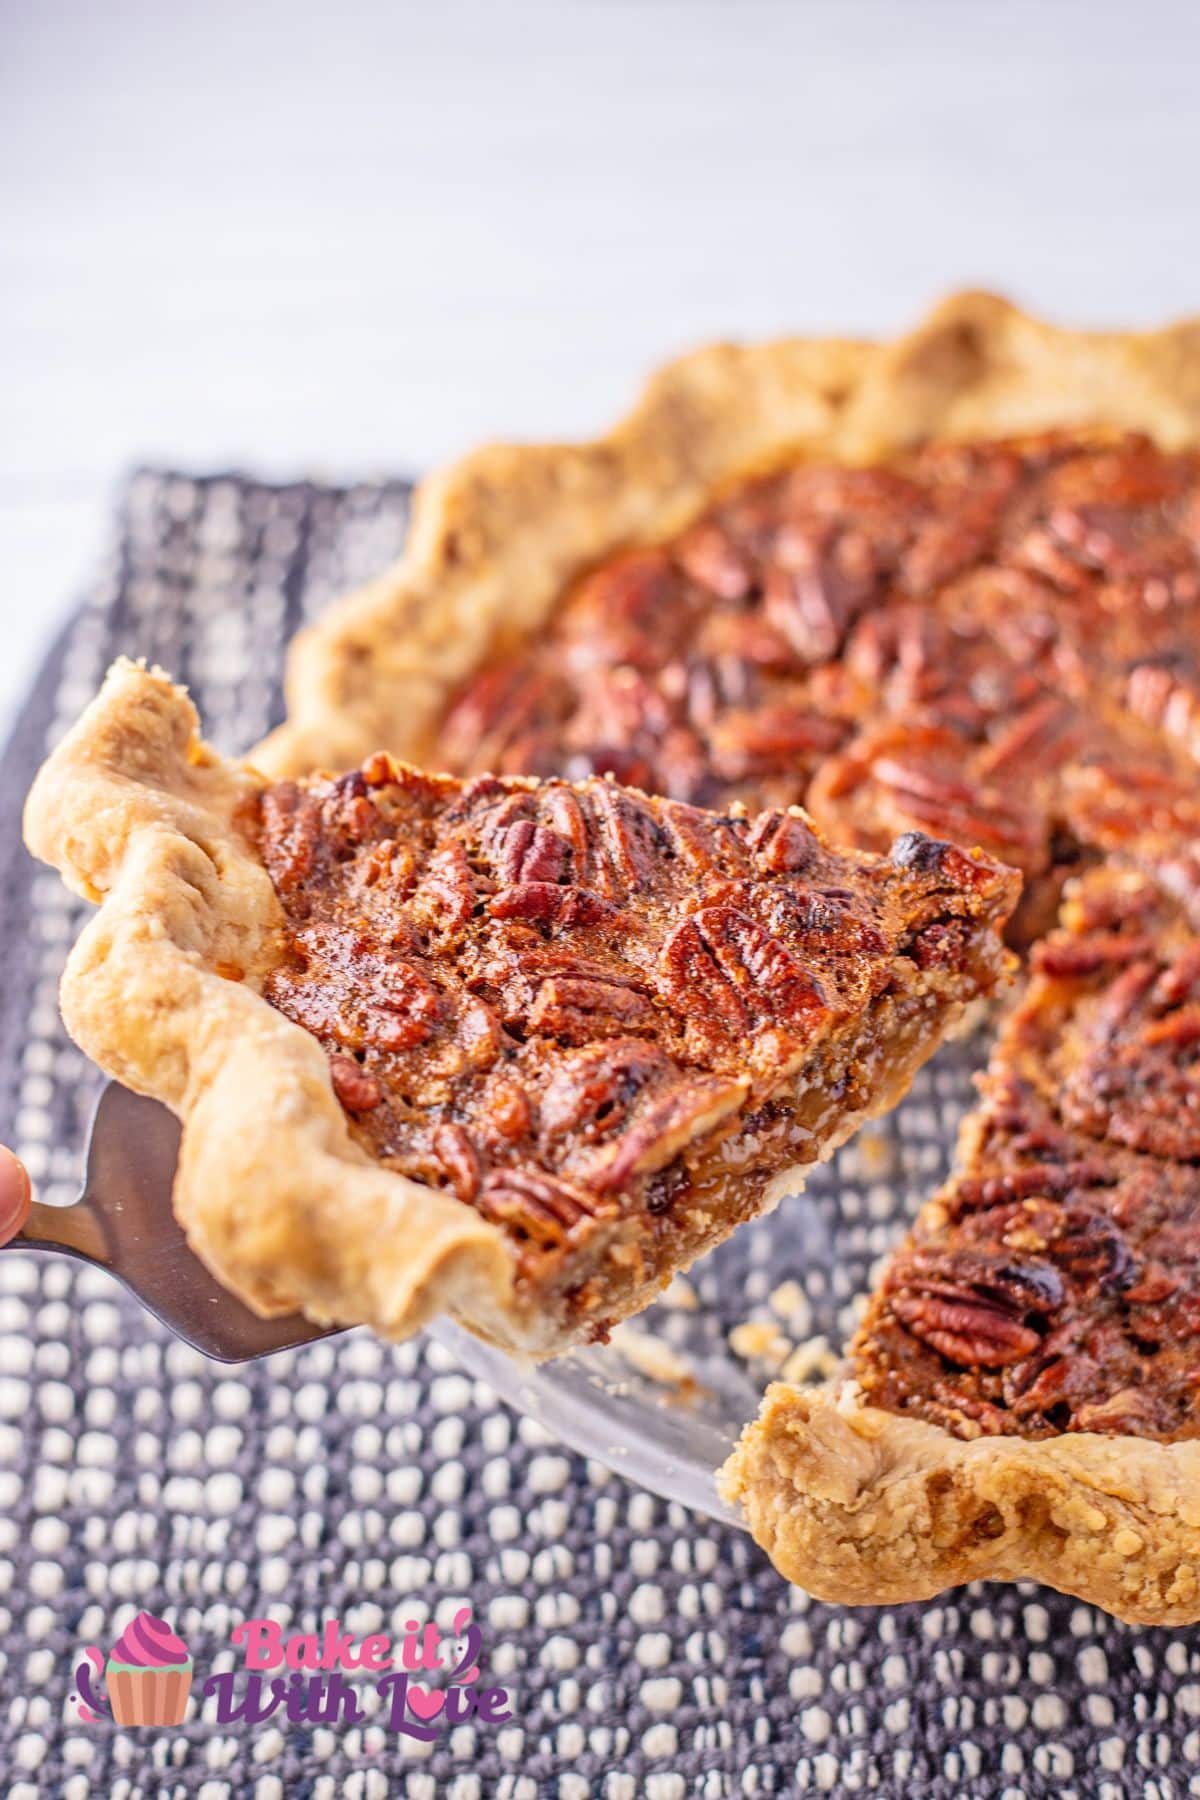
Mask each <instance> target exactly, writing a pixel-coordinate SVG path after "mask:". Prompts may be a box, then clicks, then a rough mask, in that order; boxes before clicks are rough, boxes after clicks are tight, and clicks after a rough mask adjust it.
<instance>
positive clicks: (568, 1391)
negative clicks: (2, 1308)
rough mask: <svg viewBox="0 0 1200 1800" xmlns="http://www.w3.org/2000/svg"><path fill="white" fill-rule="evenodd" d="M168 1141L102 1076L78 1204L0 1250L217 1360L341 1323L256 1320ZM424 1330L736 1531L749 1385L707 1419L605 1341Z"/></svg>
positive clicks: (551, 1420)
mask: <svg viewBox="0 0 1200 1800" xmlns="http://www.w3.org/2000/svg"><path fill="white" fill-rule="evenodd" d="M179 1137H180V1128H179V1124H178V1121H177V1120H176V1119H175V1117H174V1115H173V1114H172V1113H170V1112H168V1110H167V1108H166V1107H165V1106H162V1105H160V1104H159V1102H158V1101H157V1100H147V1099H144V1098H143V1097H142V1096H140V1095H138V1094H133V1093H130V1091H129V1090H128V1088H123V1087H121V1086H120V1085H119V1084H118V1083H117V1082H115V1081H112V1082H109V1083H108V1085H107V1086H106V1087H105V1089H104V1091H103V1093H102V1094H101V1096H100V1100H99V1103H98V1105H97V1107H96V1112H95V1115H94V1117H93V1119H92V1130H91V1137H90V1140H89V1143H88V1156H87V1174H86V1176H85V1178H84V1184H83V1192H82V1194H81V1195H80V1197H79V1199H78V1200H77V1201H75V1203H74V1204H73V1205H71V1206H47V1205H46V1204H45V1203H44V1202H38V1201H35V1202H34V1205H33V1210H32V1212H31V1213H30V1216H29V1219H28V1221H27V1223H26V1225H25V1228H24V1230H23V1231H21V1232H19V1233H18V1235H17V1236H16V1237H15V1238H13V1239H12V1240H11V1242H10V1243H9V1244H8V1245H7V1246H5V1248H7V1249H11V1250H46V1251H55V1252H57V1253H58V1254H60V1255H65V1256H72V1257H75V1258H76V1259H77V1260H78V1261H80V1262H87V1263H91V1264H93V1265H94V1266H95V1267H96V1268H98V1269H103V1270H105V1271H106V1273H108V1274H109V1275H113V1276H115V1277H116V1279H117V1280H118V1281H120V1282H122V1283H123V1284H124V1286H125V1287H126V1288H128V1290H129V1292H130V1293H131V1294H133V1295H134V1297H135V1298H136V1299H138V1300H139V1301H140V1302H141V1303H142V1305H143V1306H145V1307H146V1308H147V1310H148V1311H150V1312H151V1313H153V1314H154V1316H155V1317H156V1318H157V1319H159V1320H160V1321H161V1322H162V1323H163V1324H164V1325H165V1326H166V1327H167V1328H168V1330H170V1331H173V1332H174V1333H175V1335H176V1337H179V1338H182V1340H183V1341H184V1343H186V1344H190V1345H191V1346H192V1348H193V1349H194V1350H199V1351H200V1352H201V1354H202V1355H204V1356H208V1357H211V1358H213V1360H214V1361H217V1362H224V1363H237V1362H249V1361H252V1360H253V1359H254V1358H256V1357H260V1356H270V1355H272V1354H273V1353H274V1352H275V1351H277V1350H290V1349H294V1348H296V1347H297V1346H298V1345H301V1344H309V1343H312V1342H314V1340H316V1339H317V1338H324V1337H332V1336H335V1335H337V1333H338V1330H339V1329H340V1328H338V1327H322V1326H320V1325H314V1324H313V1322H312V1321H311V1320H310V1319H306V1318H305V1317H304V1315H303V1314H302V1313H290V1314H288V1315H287V1316H286V1317H283V1318H275V1319H261V1318H259V1316H258V1314H257V1313H253V1312H251V1311H250V1309H249V1307H247V1306H244V1305H243V1304H242V1302H241V1301H240V1300H239V1299H237V1298H236V1296H235V1295H233V1294H231V1293H229V1292H228V1291H227V1289H225V1288H223V1287H222V1286H221V1284H220V1282H218V1281H217V1280H216V1278H215V1277H214V1276H212V1275H210V1274H209V1272H208V1270H207V1269H206V1268H205V1266H204V1264H203V1263H202V1262H201V1261H200V1259H199V1257H198V1256H196V1255H195V1253H194V1252H193V1251H192V1250H191V1249H189V1247H188V1244H187V1240H186V1239H185V1237H184V1235H183V1232H182V1231H181V1229H180V1227H179V1225H178V1223H177V1221H176V1219H175V1215H174V1213H173V1212H172V1210H171V1189H172V1186H173V1183H174V1179H175V1163H176V1158H177V1156H178V1153H179ZM429 1329H430V1336H431V1337H433V1338H435V1339H436V1340H437V1341H438V1343H439V1344H441V1345H442V1347H443V1348H444V1349H445V1350H447V1351H448V1352H449V1353H450V1355H451V1356H452V1357H453V1358H454V1360H455V1362H456V1363H458V1364H459V1365H460V1367H462V1368H463V1369H465V1370H466V1371H467V1373H468V1374H470V1375H473V1376H476V1377H477V1378H478V1379H480V1380H482V1381H486V1382H487V1384H488V1386H489V1387H491V1388H492V1389H493V1390H494V1391H495V1392H496V1393H497V1394H499V1395H500V1396H501V1397H502V1398H503V1399H505V1400H507V1401H508V1402H509V1403H510V1404H511V1405H513V1406H516V1407H518V1408H519V1409H520V1411H522V1412H524V1413H527V1414H528V1415H529V1416H530V1417H531V1418H534V1419H536V1420H537V1421H538V1422H539V1423H540V1424H542V1425H544V1426H545V1427H546V1428H547V1430H548V1431H550V1432H551V1433H552V1434H553V1435H554V1436H555V1437H556V1438H558V1439H559V1440H560V1441H561V1442H562V1443H565V1444H567V1445H569V1446H570V1448H571V1449H573V1450H578V1451H580V1452H581V1453H582V1454H583V1455H585V1456H590V1457H593V1458H595V1460H596V1461H598V1462H601V1463H603V1464H605V1466H606V1467H608V1468H610V1469H612V1470H614V1471H615V1472H616V1473H618V1474H620V1475H623V1476H625V1477H626V1478H627V1479H629V1480H630V1481H634V1482H637V1483H639V1484H640V1485H641V1486H642V1487H646V1488H649V1489H650V1490H651V1492H653V1493H656V1494H661V1495H662V1496H663V1498H664V1499H668V1500H680V1501H683V1502H684V1504H685V1505H687V1506H690V1507H692V1508H694V1509H695V1510H697V1511H699V1512H703V1513H707V1514H708V1515H709V1516H710V1517H712V1518H717V1519H721V1520H723V1521H724V1522H725V1523H728V1524H734V1525H740V1524H741V1523H742V1521H741V1519H740V1518H739V1517H738V1515H737V1514H736V1513H735V1512H734V1511H733V1510H732V1508H730V1507H729V1506H727V1505H726V1504H725V1503H724V1502H723V1501H722V1500H720V1499H719V1498H718V1496H717V1492H716V1488H715V1486H714V1483H713V1470H714V1469H715V1468H716V1467H717V1465H718V1464H719V1463H721V1462H722V1461H723V1460H724V1458H725V1457H726V1456H727V1455H728V1453H729V1451H730V1449H731V1448H732V1446H733V1441H734V1438H735V1437H736V1435H737V1429H738V1425H739V1423H740V1421H741V1420H742V1419H744V1418H746V1417H748V1416H749V1414H750V1412H751V1411H752V1410H753V1402H754V1397H755V1396H754V1394H753V1392H752V1391H747V1392H738V1391H735V1392H733V1393H730V1394H725V1395H722V1396H720V1399H721V1400H722V1402H723V1404H720V1405H718V1406H716V1407H715V1408H714V1409H713V1410H711V1411H709V1412H707V1413H705V1412H702V1411H696V1410H689V1409H687V1408H683V1407H680V1406H679V1405H678V1404H672V1403H671V1402H670V1398H669V1396H665V1395H664V1394H663V1392H662V1391H661V1389H659V1388H657V1386H656V1384H655V1383H654V1382H653V1381H652V1380H649V1379H645V1378H643V1377H642V1376H641V1375H639V1374H638V1372H637V1371H636V1369H633V1368H631V1367H630V1366H629V1364H628V1363H627V1362H625V1361H624V1360H623V1359H622V1357H621V1355H620V1354H619V1352H618V1351H617V1350H616V1349H615V1348H613V1347H609V1348H604V1349H602V1348H599V1347H597V1346H592V1347H589V1348H586V1349H580V1350H574V1351H570V1352H568V1353H567V1354H566V1355H564V1356H560V1357H557V1358H556V1359H555V1360H554V1361H553V1362H549V1363H542V1364H535V1363H532V1362H528V1361H525V1360H523V1359H519V1358H516V1357H510V1356H507V1355H505V1354H504V1352H502V1351H500V1350H498V1349H496V1348H495V1347H494V1346H493V1345H490V1344H485V1343H484V1342H482V1340H481V1339H479V1338H477V1337H475V1336H474V1335H473V1334H472V1333H471V1332H469V1331H465V1330H463V1328H462V1327H461V1326H460V1325H456V1324H455V1323H454V1322H453V1320H450V1319H438V1320H435V1321H434V1323H433V1324H432V1325H431V1326H430V1328H429ZM711 1397H712V1399H713V1400H714V1401H715V1400H717V1398H718V1396H717V1395H716V1394H715V1393H714V1394H713V1395H712V1396H711Z"/></svg>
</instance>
